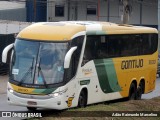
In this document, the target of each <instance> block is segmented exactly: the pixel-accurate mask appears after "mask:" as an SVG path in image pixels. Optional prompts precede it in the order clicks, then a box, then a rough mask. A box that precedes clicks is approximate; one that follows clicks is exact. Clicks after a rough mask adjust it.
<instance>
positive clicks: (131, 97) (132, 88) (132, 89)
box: [128, 83, 136, 100]
mask: <svg viewBox="0 0 160 120" xmlns="http://www.w3.org/2000/svg"><path fill="white" fill-rule="evenodd" d="M135 98H136V86H135V84H134V83H132V84H131V86H130V89H129V97H128V99H129V100H135Z"/></svg>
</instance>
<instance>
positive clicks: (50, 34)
mask: <svg viewBox="0 0 160 120" xmlns="http://www.w3.org/2000/svg"><path fill="white" fill-rule="evenodd" d="M82 32H86V34H88V35H102V34H103V35H104V34H139V33H158V31H157V29H155V28H150V27H142V26H132V25H121V24H115V23H109V22H94V21H61V22H41V23H35V24H33V25H30V26H28V27H26V28H25V29H23V30H22V31H21V32H20V33H19V34H18V36H17V38H22V39H30V40H42V41H45V40H46V41H68V40H71V39H72V38H74V36H76V34H79V33H82Z"/></svg>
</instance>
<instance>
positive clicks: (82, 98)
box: [77, 88, 88, 108]
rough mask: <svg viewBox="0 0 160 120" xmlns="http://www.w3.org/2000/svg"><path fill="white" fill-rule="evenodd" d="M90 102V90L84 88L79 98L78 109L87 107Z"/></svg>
mask: <svg viewBox="0 0 160 120" xmlns="http://www.w3.org/2000/svg"><path fill="white" fill-rule="evenodd" d="M87 101H88V90H87V88H83V89H82V90H81V92H80V94H79V97H78V105H77V106H78V107H80V108H81V107H86V105H87Z"/></svg>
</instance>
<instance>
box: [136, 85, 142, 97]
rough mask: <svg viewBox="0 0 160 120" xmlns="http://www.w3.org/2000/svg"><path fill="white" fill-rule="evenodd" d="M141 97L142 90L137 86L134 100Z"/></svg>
mask: <svg viewBox="0 0 160 120" xmlns="http://www.w3.org/2000/svg"><path fill="white" fill-rule="evenodd" d="M141 97H142V88H141V86H139V87H138V88H137V90H136V100H140V99H141Z"/></svg>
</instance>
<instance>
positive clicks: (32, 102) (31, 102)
mask: <svg viewBox="0 0 160 120" xmlns="http://www.w3.org/2000/svg"><path fill="white" fill-rule="evenodd" d="M27 104H28V105H37V102H34V101H28V102H27Z"/></svg>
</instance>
